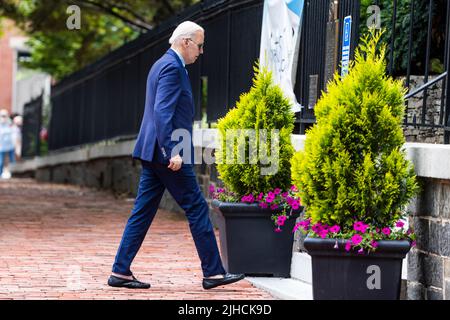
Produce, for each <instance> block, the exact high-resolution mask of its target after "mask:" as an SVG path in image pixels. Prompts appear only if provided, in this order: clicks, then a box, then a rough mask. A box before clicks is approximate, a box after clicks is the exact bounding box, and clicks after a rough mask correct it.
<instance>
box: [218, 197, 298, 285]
mask: <svg viewBox="0 0 450 320" xmlns="http://www.w3.org/2000/svg"><path fill="white" fill-rule="evenodd" d="M212 207H213V209H214V211H215V212H216V213H217V218H218V219H217V224H218V227H219V234H220V248H221V254H222V261H223V263H224V265H225V268H226V270H227V271H228V272H231V273H245V274H246V275H250V276H274V277H285V278H286V277H290V270H291V260H292V246H293V242H294V233H293V232H292V229H293V228H294V226H295V220H296V218H297V217H298V216H299V215H300V212H301V211H302V210H303V208H302V207H301V208H300V209H299V210H296V211H295V212H294V213H293V214H292V216H291V217H290V218H289V219H288V220H286V222H285V224H284V226H282V232H275V231H274V229H275V225H274V223H273V220H271V219H270V217H271V215H272V214H274V212H276V211H273V210H270V209H263V208H260V207H259V206H258V204H245V203H229V202H221V201H218V200H213V202H212Z"/></svg>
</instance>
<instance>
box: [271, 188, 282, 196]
mask: <svg viewBox="0 0 450 320" xmlns="http://www.w3.org/2000/svg"><path fill="white" fill-rule="evenodd" d="M280 192H281V189H280V188H275V190H273V193H274V194H275V195H277V194H280Z"/></svg>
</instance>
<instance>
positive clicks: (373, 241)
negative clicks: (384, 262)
mask: <svg viewBox="0 0 450 320" xmlns="http://www.w3.org/2000/svg"><path fill="white" fill-rule="evenodd" d="M370 244H371V245H372V247H374V248H378V242H376V241H375V240H372V242H371V243H370Z"/></svg>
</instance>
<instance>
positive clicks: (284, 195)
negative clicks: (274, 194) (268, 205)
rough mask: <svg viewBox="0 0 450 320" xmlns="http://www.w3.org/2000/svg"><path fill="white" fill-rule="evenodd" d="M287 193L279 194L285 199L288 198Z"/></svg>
mask: <svg viewBox="0 0 450 320" xmlns="http://www.w3.org/2000/svg"><path fill="white" fill-rule="evenodd" d="M288 194H289V193H288V192H283V193H282V194H281V196H282V197H283V198H286V197H287V196H288Z"/></svg>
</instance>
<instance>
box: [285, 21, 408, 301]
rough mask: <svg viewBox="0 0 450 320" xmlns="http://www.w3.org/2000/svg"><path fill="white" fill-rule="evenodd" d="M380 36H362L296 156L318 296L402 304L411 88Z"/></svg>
mask: <svg viewBox="0 0 450 320" xmlns="http://www.w3.org/2000/svg"><path fill="white" fill-rule="evenodd" d="M381 34H382V32H376V31H374V30H372V31H371V32H370V33H369V34H368V35H367V36H365V37H364V38H363V39H362V42H361V45H360V46H359V48H358V49H357V51H356V53H355V61H354V63H353V64H352V65H351V67H350V72H349V74H348V75H347V76H346V77H345V78H344V79H341V78H340V77H339V76H338V75H337V74H336V75H335V77H334V80H333V81H331V82H330V83H329V84H328V87H327V92H326V93H324V95H323V97H322V98H321V99H320V101H319V102H318V104H317V106H316V108H315V114H316V118H317V123H316V124H315V125H314V127H313V128H312V129H311V130H309V131H308V132H307V133H306V141H305V148H304V150H303V151H299V152H297V153H296V154H295V155H294V157H293V159H292V166H293V167H292V177H293V181H294V183H295V184H296V185H297V186H298V187H299V189H300V195H301V197H302V201H303V204H304V205H305V217H306V219H305V220H303V221H301V222H299V223H298V224H297V225H296V227H295V228H302V229H304V230H305V231H306V232H307V233H308V236H307V237H306V239H305V242H304V247H305V249H306V250H307V251H308V253H309V254H310V255H311V257H312V273H313V296H314V299H398V298H399V294H400V284H401V269H402V268H401V267H402V259H403V258H404V257H405V256H406V254H407V253H408V251H409V250H410V246H411V244H413V240H414V234H413V233H412V232H411V230H409V229H408V228H407V227H406V225H405V222H404V220H402V219H404V218H405V216H404V209H405V206H406V205H407V204H408V202H409V201H410V199H411V198H412V197H413V196H414V195H415V193H416V192H417V183H416V181H415V174H414V170H413V167H412V164H411V163H410V162H409V161H408V160H407V159H406V158H405V153H404V150H403V149H402V147H403V144H404V143H405V139H404V136H403V131H402V128H401V122H402V119H403V113H404V98H403V97H404V94H405V89H404V88H403V85H402V83H401V82H400V81H395V80H393V79H392V78H390V77H388V76H386V64H385V51H386V49H385V48H386V47H385V46H384V45H381V44H380V43H379V40H380V36H381Z"/></svg>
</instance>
